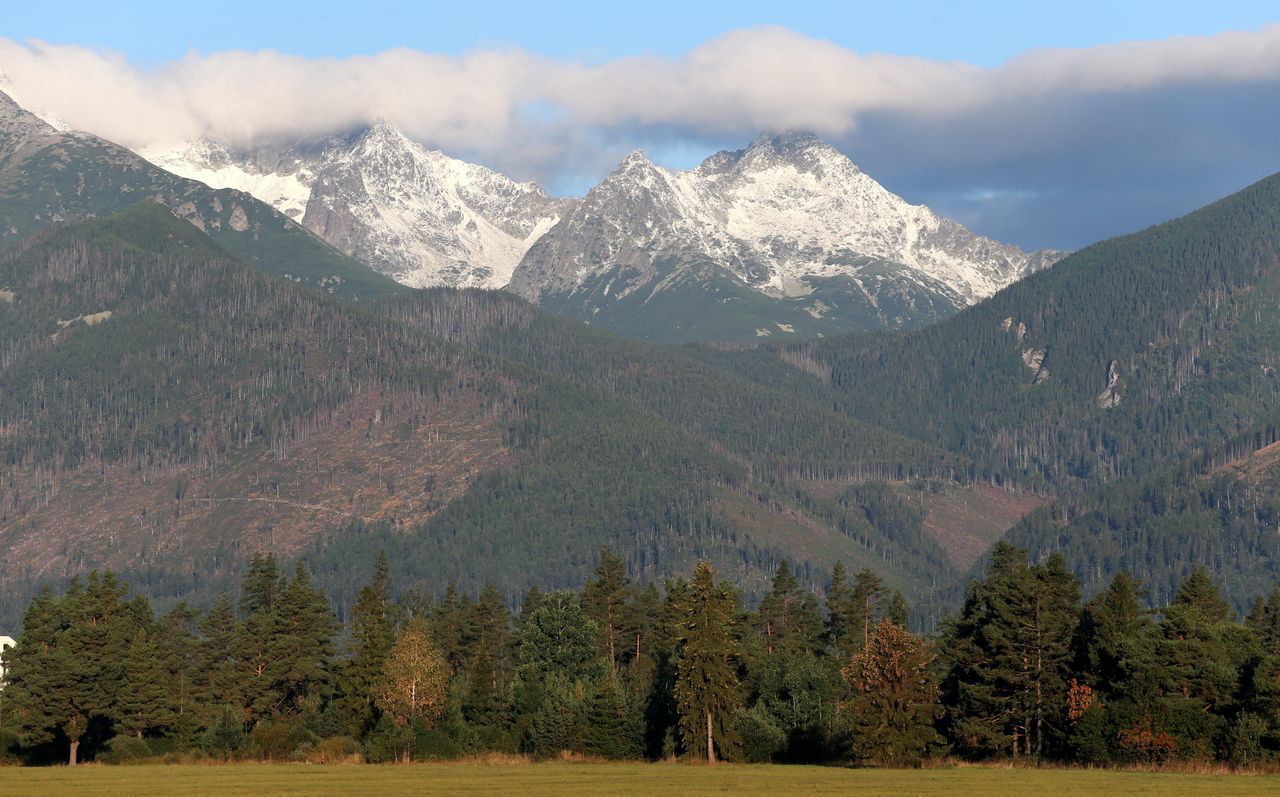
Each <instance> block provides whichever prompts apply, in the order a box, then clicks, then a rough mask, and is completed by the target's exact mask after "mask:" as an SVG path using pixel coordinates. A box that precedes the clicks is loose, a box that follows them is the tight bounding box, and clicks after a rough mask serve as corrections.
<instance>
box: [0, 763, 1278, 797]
mask: <svg viewBox="0 0 1280 797" xmlns="http://www.w3.org/2000/svg"><path fill="white" fill-rule="evenodd" d="M0 793H3V794H6V795H9V794H12V795H24V797H26V796H27V795H29V796H30V797H41V796H42V795H95V796H96V797H147V796H148V795H202V794H218V795H243V797H266V795H316V796H317V797H322V796H324V795H343V796H344V797H345V795H356V796H357V797H375V796H376V795H401V794H502V795H522V794H556V795H603V794H624V793H625V794H653V795H661V797H675V796H676V795H685V794H735V795H738V794H767V795H771V796H772V797H782V796H783V795H789V794H874V795H921V794H943V795H948V797H957V796H958V795H967V794H974V795H983V797H1002V796H1003V795H1009V796H1010V797H1013V796H1014V795H1018V796H1019V797H1021V795H1031V794H1045V795H1052V797H1067V795H1158V797H1177V795H1209V794H1212V795H1222V796H1223V797H1229V796H1230V795H1254V794H1257V795H1262V794H1280V776H1274V775H1268V776H1260V775H1259V776H1251V775H1232V774H1198V773H1156V772H1123V771H1122V772H1115V771H1103V770H1084V769H1010V768H993V767H962V768H946V769H923V770H907V771H902V770H883V769H844V768H839V767H808V766H736V765H721V766H718V767H714V768H713V767H706V766H690V765H685V764H591V763H545V764H524V763H514V762H513V763H512V764H511V765H502V764H498V763H485V764H477V763H449V764H412V765H408V766H396V765H387V766H361V765H349V766H341V765H337V766H320V765H306V764H293V765H269V764H263V765H256V764H242V765H225V766H206V765H147V766H118V767H105V766H83V767H77V768H75V769H70V768H67V767H49V768H25V769H24V768H7V769H0Z"/></svg>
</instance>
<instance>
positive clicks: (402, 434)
mask: <svg viewBox="0 0 1280 797" xmlns="http://www.w3.org/2000/svg"><path fill="white" fill-rule="evenodd" d="M0 285H4V286H5V288H4V290H5V293H4V296H5V300H4V304H3V305H2V306H0V325H3V333H4V340H5V341H6V343H5V349H4V351H3V352H2V354H3V357H2V359H0V368H2V369H3V370H2V373H3V378H4V381H5V385H6V388H7V389H6V390H5V391H4V393H3V395H2V396H0V412H2V413H3V419H4V421H3V422H4V430H5V432H4V436H3V439H2V441H0V442H2V443H3V452H4V463H5V474H4V478H3V480H2V481H0V506H3V515H2V516H0V519H2V523H3V525H2V526H0V539H2V540H3V542H4V551H5V557H4V562H3V570H2V571H0V573H2V577H3V581H4V583H5V587H6V595H7V596H10V597H7V598H6V599H5V607H4V616H6V617H7V618H8V619H9V620H10V621H12V620H13V619H15V618H14V617H13V613H14V612H16V610H17V609H16V607H17V606H18V604H19V601H21V600H22V596H24V595H26V594H29V591H30V590H31V589H32V588H33V586H34V585H35V584H36V583H37V582H38V581H39V580H41V579H43V578H47V577H50V576H59V577H60V576H62V575H65V574H69V573H73V572H77V571H80V570H82V569H83V568H85V567H89V566H94V565H99V564H104V563H106V564H111V565H112V566H114V567H117V568H119V569H121V570H122V571H124V572H126V573H127V574H129V576H130V577H131V578H132V579H133V580H134V581H135V583H137V584H139V585H140V586H143V587H145V588H146V589H148V591H150V592H151V593H152V594H154V595H156V596H157V597H161V598H164V599H175V598H189V599H193V600H195V601H196V602H197V603H200V602H206V601H207V600H208V599H209V596H210V595H211V594H212V592H213V591H214V590H216V589H218V588H221V587H224V586H225V585H227V584H228V583H230V580H231V579H232V578H234V576H235V574H236V573H238V572H239V571H240V569H241V568H242V567H243V566H244V563H245V562H246V561H247V559H248V557H249V554H250V553H251V552H254V551H260V550H268V551H274V552H276V553H279V554H281V555H287V556H294V555H298V554H303V555H305V556H306V557H307V558H308V559H309V560H311V561H312V562H313V564H314V566H315V567H316V569H317V571H318V576H319V577H320V578H321V580H322V583H324V584H325V585H326V587H328V588H329V589H331V590H332V592H333V594H334V595H335V597H337V598H338V599H339V601H340V604H339V605H340V606H343V605H349V601H350V600H351V599H353V596H354V584H353V582H352V580H351V575H350V574H351V573H352V572H353V571H354V570H355V569H358V566H359V565H361V564H368V562H369V559H370V557H371V556H372V553H371V552H372V551H373V550H375V549H376V546H375V545H374V544H373V543H377V545H381V546H385V547H386V548H387V549H388V550H391V551H395V552H396V554H397V555H396V556H395V557H393V562H394V565H393V567H394V568H395V570H396V576H397V577H398V578H401V579H403V580H405V581H406V582H407V583H416V584H421V585H423V586H424V588H428V589H431V588H435V587H438V585H440V584H443V583H445V582H446V581H448V580H451V579H455V578H456V579H459V580H460V582H461V583H463V584H464V585H470V586H475V585H477V584H479V583H482V582H483V581H485V580H494V581H496V582H497V583H499V584H501V585H502V587H503V589H504V590H505V593H506V595H507V596H508V597H513V596H515V595H517V594H518V593H519V592H520V591H522V590H523V589H524V588H525V587H526V586H528V585H529V584H530V583H534V582H535V581H537V582H540V583H545V584H552V585H556V584H575V583H580V580H581V578H583V577H584V576H585V573H586V572H587V570H588V569H589V562H590V558H591V552H592V551H593V550H595V549H596V548H597V547H598V546H599V545H600V544H601V543H608V544H610V545H613V546H614V547H615V548H616V549H617V550H618V551H619V552H620V553H621V554H622V555H623V556H624V557H625V560H626V562H627V565H628V567H629V568H631V569H632V571H633V572H634V573H636V575H637V577H639V578H642V579H644V580H651V579H660V578H663V577H666V576H668V575H670V574H672V573H674V572H679V571H680V570H681V569H686V568H687V567H689V566H690V565H691V563H692V562H693V561H696V560H697V559H698V558H710V559H712V560H713V561H715V562H717V563H718V564H719V565H720V566H722V567H724V568H725V569H726V572H732V573H734V574H735V577H736V578H739V579H740V580H741V581H742V583H743V585H744V587H746V588H747V589H749V590H758V589H762V588H763V586H764V584H765V581H766V578H765V576H764V575H763V574H765V573H768V572H770V571H771V570H772V568H773V567H774V565H775V564H776V563H777V562H778V561H781V560H782V559H783V558H791V559H794V560H795V561H796V563H797V569H798V571H799V573H800V574H801V577H802V578H803V579H805V581H806V583H811V584H817V583H820V582H821V581H822V580H823V579H825V578H826V574H827V573H828V572H829V569H830V567H831V563H832V562H834V561H835V560H836V559H844V560H846V561H848V562H850V563H851V564H854V565H856V566H858V567H871V568H873V569H875V570H876V571H878V572H880V573H882V574H883V576H884V577H885V578H886V579H887V580H888V581H889V582H890V583H891V584H893V585H894V586H896V587H901V588H902V589H904V590H906V591H908V592H910V593H911V594H912V595H913V596H916V597H922V596H927V595H928V594H931V593H932V592H933V590H934V589H936V587H937V585H939V584H941V583H944V582H946V581H947V580H949V579H950V578H951V577H952V574H953V573H954V572H955V566H954V563H953V562H952V561H951V559H950V558H949V557H948V555H947V553H946V551H945V550H944V549H943V548H942V546H941V545H940V544H939V543H938V541H937V540H935V539H933V538H932V537H930V536H929V535H927V534H925V533H923V530H922V526H921V524H920V522H919V519H918V518H916V519H910V518H909V519H908V520H907V521H906V522H898V521H896V520H892V521H891V520H887V519H886V518H888V517H890V515H891V514H892V513H888V514H887V513H885V512H884V511H883V509H882V505H883V502H880V503H874V502H871V501H869V500H862V499H861V498H860V497H859V494H852V493H847V494H841V495H837V496H827V497H820V496H815V495H813V494H812V493H809V492H802V491H800V490H797V489H795V488H794V487H792V486H790V485H789V484H788V483H787V482H786V481H785V480H784V478H783V477H786V476H789V475H792V474H800V475H804V476H805V477H806V478H815V477H818V476H825V477H832V478H836V477H839V478H843V479H854V478H856V479H865V478H867V477H875V478H895V479H898V478H905V477H908V476H927V475H933V474H936V473H940V472H942V471H945V470H946V469H948V468H950V467H953V465H952V464H951V463H952V460H953V459H954V458H953V457H949V456H947V455H944V454H941V453H938V452H936V451H934V450H933V449H931V448H930V447H929V446H928V445H927V444H923V443H919V442H916V441H911V440H909V439H907V438H904V437H901V436H897V435H893V434H889V433H885V432H882V431H879V430H876V429H874V428H871V427H868V426H866V425H863V424H861V423H859V422H857V421H854V420H851V419H849V418H848V417H847V416H844V415H841V414H838V413H834V412H831V411H830V410H829V409H825V408H824V407H823V406H822V404H821V403H819V402H816V401H813V402H810V401H809V400H807V399H804V398H803V397H799V396H794V395H788V394H786V393H783V392H781V391H778V390H775V389H772V388H768V387H764V386H760V385H757V384H755V383H753V382H752V381H750V380H748V379H746V378H744V377H743V376H741V375H739V374H734V373H732V372H730V371H726V370H723V369H717V368H714V367H708V365H707V364H706V362H705V361H704V360H703V359H701V357H700V356H698V355H696V354H695V353H692V352H686V351H680V350H671V349H663V348H659V347H652V346H645V345H642V344H635V343H627V342H622V341H618V340H616V339H614V338H611V337H609V336H606V335H603V334H601V333H597V332H594V331H591V330H588V329H584V328H582V327H581V326H579V325H576V324H573V323H571V322H565V321H560V320H555V319H550V318H548V317H547V316H545V315H543V314H541V313H540V312H539V311H537V310H535V309H533V308H531V307H530V306H529V305H527V304H525V303H524V302H522V301H521V300H519V299H516V298H514V297H510V296H505V295H491V294H484V293H479V292H475V293H468V292H461V293H460V292H454V291H437V292H427V293H423V294H417V295H414V296H412V297H408V298H405V299H400V300H395V301H391V302H385V303H363V302H362V303H360V304H359V305H356V304H351V303H344V302H341V301H339V300H336V299H330V298H325V297H323V296H322V295H319V294H317V293H315V292H313V291H309V290H305V289H303V288H300V287H295V286H292V285H289V284H288V283H286V282H282V281H274V280H270V279H268V278H266V277H264V276H262V275H260V274H259V273H257V272H256V270H254V269H251V268H249V267H247V266H246V265H244V264H243V263H240V262H238V261H236V260H235V259H234V258H233V257H231V256H230V255H229V254H228V253H226V252H225V251H223V250H221V249H220V248H218V247H217V246H216V245H215V244H214V243H213V242H212V241H210V240H209V239H208V238H207V237H206V236H204V235H202V234H201V233H200V232H199V231H198V230H197V229H196V228H195V227H193V226H191V225H188V224H185V223H183V222H181V221H179V220H178V219H177V218H175V217H174V216H172V215H171V214H170V213H169V212H168V211H166V210H165V209H163V208H162V207H160V206H158V205H154V204H144V205H140V206H138V207H136V208H134V209H132V210H130V211H128V212H126V213H124V214H120V215H117V216H113V217H110V218H107V219H104V220H100V221H94V222H89V223H86V224H83V225H80V226H76V227H71V228H67V229H63V230H60V231H53V232H48V233H44V234H41V235H39V236H37V237H35V238H32V239H29V240H28V241H26V242H25V243H23V244H22V245H20V246H18V247H15V248H12V249H11V250H10V251H8V252H6V253H4V254H2V255H0ZM877 507H881V508H880V509H877Z"/></svg>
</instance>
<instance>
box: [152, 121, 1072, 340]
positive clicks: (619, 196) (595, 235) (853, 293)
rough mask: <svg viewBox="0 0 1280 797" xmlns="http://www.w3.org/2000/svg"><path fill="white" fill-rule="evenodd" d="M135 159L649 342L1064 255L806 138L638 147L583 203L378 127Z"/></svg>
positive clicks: (934, 286)
mask: <svg viewBox="0 0 1280 797" xmlns="http://www.w3.org/2000/svg"><path fill="white" fill-rule="evenodd" d="M144 154H145V156H146V157H148V159H150V160H151V161H152V162H153V163H155V164H156V165H158V166H161V167H163V168H165V169H168V170H169V171H172V172H175V173H177V174H180V175H182V176H185V177H191V178H194V179H197V180H200V181H202V182H205V183H208V184H209V185H211V186H214V187H219V188H223V187H225V188H235V189H239V190H242V191H246V192H248V193H250V194H252V195H254V196H256V197H257V198H259V199H261V200H264V201H266V202H268V203H270V204H271V205H273V206H274V207H275V208H276V209H278V210H280V211H281V212H283V213H285V214H286V215H288V216H290V217H291V218H293V219H295V220H297V221H299V222H300V223H301V224H302V225H303V226H305V227H306V228H307V229H309V230H311V231H312V232H313V233H315V234H317V235H319V236H320V237H321V238H323V239H325V240H326V241H328V242H329V243H330V244H332V245H333V246H335V247H336V248H338V249H339V250H341V251H342V252H344V253H346V254H348V255H351V256H352V257H355V258H356V259H358V260H360V261H362V262H364V263H365V264H367V265H369V266H370V267H372V268H374V269H376V270H378V271H380V272H383V273H385V274H387V275H389V276H391V277H392V278H394V279H396V280H398V281H399V282H402V283H404V284H407V285H411V286H415V287H430V286H450V287H483V288H501V287H508V288H509V289H511V290H513V291H515V292H516V293H519V294H520V295H522V296H525V297H527V298H529V299H532V300H534V301H539V302H541V303H542V304H544V305H545V306H547V307H548V308H549V309H552V310H555V311H556V312H561V313H564V314H566V315H571V316H576V317H579V318H582V319H584V320H589V321H592V322H598V323H601V324H602V325H605V326H611V327H612V328H615V329H617V330H619V331H623V332H627V333H629V334H635V335H637V336H641V337H653V338H655V339H657V338H662V339H667V338H666V337H663V336H669V337H670V339H683V337H682V336H685V335H693V334H697V335H701V336H704V337H706V338H711V337H714V336H717V335H730V336H734V335H750V336H755V335H757V334H763V333H758V330H760V329H766V330H771V332H770V333H769V334H796V335H801V334H805V335H811V334H829V333H833V332H839V331H847V330H849V329H865V328H883V327H903V326H914V325H918V324H922V323H928V322H930V321H933V320H936V319H938V318H941V317H944V316H946V315H949V314H950V313H952V312H954V311H955V310H957V309H959V308H962V307H966V306H968V305H971V304H973V303H975V302H977V301H978V300H980V299H982V298H984V297H986V296H990V295H991V294H993V293H995V292H996V291H998V290H999V289H1001V288H1003V287H1004V286H1006V285H1008V284H1010V283H1011V282H1013V281H1015V280H1017V279H1020V278H1021V277H1023V276H1025V275H1026V274H1028V273H1030V272H1031V271H1034V270H1036V269H1039V268H1043V267H1045V266H1047V265H1049V264H1051V263H1052V262H1054V261H1055V260H1056V259H1058V258H1059V257H1060V256H1061V253H1057V252H1036V253H1030V254H1029V253H1026V252H1023V251H1022V250H1020V249H1019V248H1017V247H1015V246H1008V245H1005V244H1001V243H998V242H996V241H992V240H990V239H988V238H983V237H981V236H978V235H975V234H973V233H971V232H969V231H968V230H966V229H965V228H964V227H962V226H960V225H959V224H957V223H956V222H954V221H951V220H949V219H945V218H942V217H941V216H938V215H937V214H936V213H934V212H933V211H932V210H930V209H929V208H927V207H925V206H923V205H912V204H910V203H908V202H906V201H905V200H903V199H902V198H901V197H898V196H896V195H894V194H892V193H890V192H889V191H887V190H885V189H884V188H883V187H882V186H881V185H880V184H879V183H877V182H876V181H875V180H873V179H872V178H871V177H869V176H867V175H866V174H864V173H863V172H862V171H861V170H860V169H859V168H858V167H857V166H855V165H854V164H853V163H852V162H851V161H850V160H849V159H848V158H847V157H845V156H844V155H842V154H841V153H840V152H838V151H837V150H836V149H834V148H833V147H831V146H829V145H827V144H825V143H823V142H822V141H820V140H818V139H817V138H814V137H813V136H809V135H803V134H790V135H781V136H763V137H761V138H759V139H757V140H756V141H755V142H754V143H752V144H751V146H749V147H748V148H746V149H743V150H738V151H735V152H728V151H726V152H719V153H716V154H715V155H712V156H711V157H709V158H707V159H706V160H705V161H704V162H703V163H702V164H701V165H700V166H698V167H697V168H695V169H691V170H688V171H672V170H668V169H664V168H662V167H659V166H657V165H655V164H653V163H651V162H650V161H649V160H648V159H647V158H645V156H644V154H643V153H641V152H639V151H637V152H634V153H632V154H631V155H629V156H628V157H627V158H626V159H625V160H623V161H622V163H621V164H619V166H618V167H617V168H616V169H615V170H614V171H613V173H612V174H610V175H609V176H608V177H606V178H605V179H604V180H603V181H602V182H601V183H600V184H599V185H597V186H596V187H595V188H593V189H592V190H591V191H590V192H589V193H588V194H587V195H586V196H585V197H584V198H582V199H580V200H570V199H553V198H551V197H548V196H547V195H546V194H545V193H544V192H543V191H542V190H541V189H540V188H538V187H537V186H536V185H534V184H533V183H519V182H516V181H514V180H511V179H510V178H507V177H505V176H504V175H502V174H499V173H497V172H494V171H492V170H489V169H486V168H484V167H482V166H477V165H474V164H470V163H465V162H463V161H460V160H455V159H453V158H450V157H447V156H445V155H444V154H442V153H440V152H438V151H434V150H428V149H426V148H424V147H422V146H421V145H419V144H417V143H415V142H413V141H411V140H410V139H409V138H407V137H406V136H405V135H404V134H403V133H401V132H400V131H399V130H397V129H396V128H395V127H393V126H392V125H390V124H386V123H379V124H376V125H374V126H373V127H371V128H369V129H367V130H363V131H360V132H358V133H355V134H351V135H335V136H329V137H325V138H320V139H315V140H311V141H306V142H301V143H285V144H276V143H271V142H258V143H255V144H254V145H252V146H249V147H241V148H233V147H228V146H224V145H221V144H218V143H214V142H208V141H201V142H195V143H191V144H186V145H183V146H181V147H178V148H174V149H166V150H158V151H157V150H151V151H146V152H145V153H144ZM662 294H666V295H665V296H664V297H663V300H662V302H658V303H657V304H655V303H654V301H655V297H658V296H659V295H662ZM677 297H678V298H677ZM663 302H665V306H664V307H659V305H660V304H663ZM623 304H625V305H626V307H625V309H619V307H618V306H620V305H623ZM713 304H714V305H715V306H714V307H713V306H712V305H713ZM611 313H612V314H613V315H612V316H611ZM623 316H625V318H623ZM712 316H714V318H713V317H712ZM681 318H697V319H699V320H698V321H697V322H696V323H698V324H700V328H701V331H699V332H697V333H694V332H691V331H690V329H689V328H688V327H681V326H680V325H681V323H682V322H681V321H680V319H681ZM682 330H683V331H682ZM699 339H701V338H699Z"/></svg>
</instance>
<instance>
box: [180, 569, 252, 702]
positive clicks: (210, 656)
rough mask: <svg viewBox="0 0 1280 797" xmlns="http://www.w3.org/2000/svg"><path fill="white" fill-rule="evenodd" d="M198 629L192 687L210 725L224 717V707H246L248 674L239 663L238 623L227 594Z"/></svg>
mask: <svg viewBox="0 0 1280 797" xmlns="http://www.w3.org/2000/svg"><path fill="white" fill-rule="evenodd" d="M199 628H200V640H199V642H197V643H196V645H195V652H194V656H195V661H196V666H195V676H194V686H193V688H194V692H195V695H196V701H195V702H196V705H197V711H198V713H199V714H200V719H201V721H202V722H203V723H204V724H206V725H208V724H211V723H213V722H215V721H216V720H217V719H219V718H221V717H222V716H223V715H224V714H225V712H224V711H223V709H224V707H226V706H235V707H237V709H239V708H241V707H243V706H244V705H246V702H245V696H244V688H243V683H242V681H243V680H244V676H245V673H244V671H242V670H241V669H240V667H239V663H238V662H237V661H236V649H237V645H238V636H239V635H238V632H237V623H236V618H235V613H234V612H233V611H232V609H231V599H230V598H229V597H228V596H227V594H226V593H225V592H224V593H222V594H221V595H219V596H218V597H217V599H216V600H214V602H213V606H212V607H211V608H210V609H209V612H208V614H206V615H205V616H204V617H203V618H202V619H201V620H200V625H199Z"/></svg>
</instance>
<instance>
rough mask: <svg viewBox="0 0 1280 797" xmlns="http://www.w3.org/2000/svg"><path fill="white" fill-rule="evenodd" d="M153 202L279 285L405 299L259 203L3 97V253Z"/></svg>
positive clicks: (0, 218)
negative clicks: (68, 226) (60, 227)
mask: <svg viewBox="0 0 1280 797" xmlns="http://www.w3.org/2000/svg"><path fill="white" fill-rule="evenodd" d="M144 199H154V200H156V201H159V202H162V203H164V204H165V205H167V206H168V207H170V208H172V209H173V210H174V212H175V213H177V214H178V215H179V216H181V217H182V218H184V219H186V220H187V221H189V222H190V223H191V224H193V225H195V226H196V227H198V228H200V229H201V230H204V231H205V232H206V233H208V234H209V235H210V236H211V237H212V238H213V239H214V240H215V241H217V243H218V244H219V245H220V246H222V247H224V248H225V249H226V250H227V251H229V252H232V253H234V254H235V255H236V256H237V257H240V258H241V259H243V260H244V261H245V262H247V263H250V264H251V265H254V266H256V267H258V268H260V269H261V270H263V271H264V272H266V273H268V274H271V275H273V276H277V277H281V278H284V279H288V280H291V281H293V282H299V283H303V284H306V285H309V286H311V287H313V288H316V289H319V290H324V291H327V292H330V293H337V294H342V295H348V296H376V295H389V294H393V293H397V292H399V291H402V290H403V289H402V288H400V287H399V286H398V285H397V284H396V283H395V282H393V281H391V280H388V279H386V278H385V277H382V276H380V275H378V274H376V273H374V272H372V271H370V270H369V269H368V268H366V267H364V266H362V265H361V264H360V263H358V262H356V261H355V260H352V259H351V258H349V257H346V256H345V255H343V254H342V253H341V252H338V251H337V250H335V249H334V248H333V247H331V246H329V245H328V244H326V243H324V242H323V241H321V240H320V239H319V238H317V237H315V236H314V235H311V234H310V233H308V232H307V231H306V230H304V229H302V228H301V227H299V226H298V225H297V224H295V223H294V222H292V221H290V220H289V219H288V218H286V217H285V216H282V215H281V214H279V213H277V212H276V211H275V210H273V209H272V208H270V207H268V206H267V205H265V204H263V203H262V202H260V201H258V200H257V199H255V198H254V197H252V196H251V195H249V194H247V193H243V192H240V191H233V190H215V189H211V188H209V187H208V186H206V185H203V184H201V183H198V182H195V181H194V180H188V179H184V178H180V177H176V176H174V175H172V174H170V173H168V172H165V171H163V170H161V169H158V168H156V167H154V166H152V165H151V164H150V163H148V162H146V161H145V160H143V159H142V158H140V157H138V156H137V155H135V154H134V153H132V152H130V151H129V150H127V149H125V148H124V147H120V146H117V145H115V144H112V143H110V142H108V141H103V140H102V139H99V138H96V137H94V136H91V135H88V134H86V133H79V132H74V131H62V130H58V129H55V128H54V127H52V126H50V125H49V124H47V123H45V122H44V121H42V120H40V119H39V118H37V117H36V116H34V115H33V114H30V113H28V112H26V111H25V110H23V109H22V108H21V107H19V106H18V105H17V104H16V103H14V102H13V101H12V100H11V99H10V98H9V97H8V96H7V95H5V94H3V93H0V221H2V222H3V223H0V248H4V247H8V246H12V245H14V244H16V243H17V242H19V241H21V240H22V239H23V238H24V237H26V236H28V235H30V234H31V233H33V232H36V231H38V230H40V229H42V228H44V227H46V226H48V225H50V224H57V223H66V222H72V221H75V220H78V219H85V218H94V217H101V216H106V215H110V214H111V213H114V212H116V211H119V210H123V209H125V208H127V207H129V206H131V205H133V204H135V203H137V202H139V201H141V200H144Z"/></svg>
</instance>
